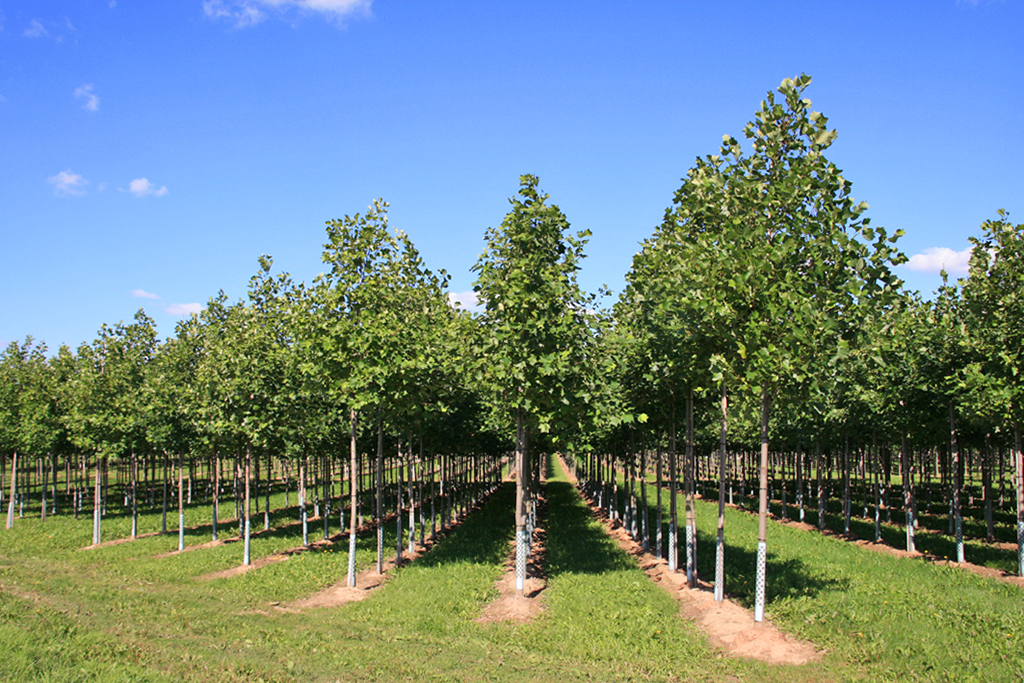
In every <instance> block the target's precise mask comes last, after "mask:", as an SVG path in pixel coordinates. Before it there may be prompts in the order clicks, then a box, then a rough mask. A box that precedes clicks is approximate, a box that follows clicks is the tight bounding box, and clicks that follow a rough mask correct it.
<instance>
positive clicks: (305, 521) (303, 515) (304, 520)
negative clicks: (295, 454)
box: [299, 453, 309, 548]
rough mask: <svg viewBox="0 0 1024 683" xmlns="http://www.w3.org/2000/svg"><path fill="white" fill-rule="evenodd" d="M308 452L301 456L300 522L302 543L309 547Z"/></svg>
mask: <svg viewBox="0 0 1024 683" xmlns="http://www.w3.org/2000/svg"><path fill="white" fill-rule="evenodd" d="M306 457H307V456H306V454H305V453H303V454H302V455H301V456H300V457H299V523H300V524H301V525H302V545H303V547H305V548H308V547H309V518H308V512H307V510H306Z"/></svg>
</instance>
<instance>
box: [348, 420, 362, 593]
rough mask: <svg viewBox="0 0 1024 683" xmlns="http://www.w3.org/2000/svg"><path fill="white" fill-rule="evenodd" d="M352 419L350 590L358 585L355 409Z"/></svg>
mask: <svg viewBox="0 0 1024 683" xmlns="http://www.w3.org/2000/svg"><path fill="white" fill-rule="evenodd" d="M349 419H350V424H351V427H350V431H349V435H350V441H349V458H350V461H351V465H352V467H351V470H352V471H351V472H350V477H351V482H350V483H349V496H350V499H349V505H351V507H352V514H350V515H349V518H350V519H349V524H350V525H351V526H350V527H349V534H348V576H347V577H346V579H347V580H346V585H347V586H348V587H349V588H354V587H355V585H356V517H357V516H358V515H359V500H358V496H357V495H356V491H357V489H358V488H359V486H358V482H357V481H356V464H357V463H356V459H357V455H356V411H355V408H352V409H350V410H349Z"/></svg>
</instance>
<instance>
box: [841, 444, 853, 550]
mask: <svg viewBox="0 0 1024 683" xmlns="http://www.w3.org/2000/svg"><path fill="white" fill-rule="evenodd" d="M851 498H852V497H851V495H850V435H849V434H847V435H846V440H845V442H844V444H843V533H847V534H848V533H850V512H851V510H850V509H851V507H852V506H853V503H852V502H851Z"/></svg>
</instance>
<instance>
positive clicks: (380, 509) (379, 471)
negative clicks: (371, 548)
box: [374, 416, 384, 574]
mask: <svg viewBox="0 0 1024 683" xmlns="http://www.w3.org/2000/svg"><path fill="white" fill-rule="evenodd" d="M374 472H375V474H376V484H377V501H376V509H375V511H374V520H375V521H376V523H377V573H378V574H383V573H384V424H383V422H381V420H380V417H379V416H378V418H377V460H376V467H375V469H374Z"/></svg>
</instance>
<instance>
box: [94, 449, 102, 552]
mask: <svg viewBox="0 0 1024 683" xmlns="http://www.w3.org/2000/svg"><path fill="white" fill-rule="evenodd" d="M102 462H103V459H102V458H100V456H99V455H97V456H96V479H95V481H94V482H93V495H92V544H93V545H99V544H100V531H101V529H100V525H101V523H102V521H101V519H100V517H101V515H100V505H101V502H100V470H101V469H102V467H101V464H102Z"/></svg>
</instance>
